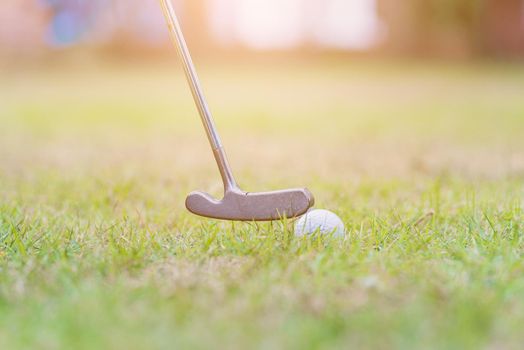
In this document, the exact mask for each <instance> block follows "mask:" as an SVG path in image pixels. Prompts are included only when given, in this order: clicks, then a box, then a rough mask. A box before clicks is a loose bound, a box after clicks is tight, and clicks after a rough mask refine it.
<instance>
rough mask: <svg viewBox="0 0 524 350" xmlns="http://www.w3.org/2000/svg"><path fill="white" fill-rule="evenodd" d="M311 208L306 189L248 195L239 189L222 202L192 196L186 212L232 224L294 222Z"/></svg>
mask: <svg viewBox="0 0 524 350" xmlns="http://www.w3.org/2000/svg"><path fill="white" fill-rule="evenodd" d="M314 204H315V199H314V198H313V195H312V194H311V192H309V190H308V189H305V188H303V189H290V190H283V191H273V192H258V193H248V192H243V191H241V190H239V189H234V190H229V191H226V193H225V195H224V198H223V199H222V200H216V199H215V198H213V197H211V196H210V195H209V194H207V193H203V192H192V193H190V194H189V196H188V197H187V199H186V208H187V209H188V210H189V211H190V212H192V213H193V214H196V215H200V216H204V217H208V218H214V219H220V220H233V221H272V220H280V219H283V218H295V217H298V216H300V215H302V214H305V213H306V212H307V211H308V209H309V208H311V207H312V206H313V205H314Z"/></svg>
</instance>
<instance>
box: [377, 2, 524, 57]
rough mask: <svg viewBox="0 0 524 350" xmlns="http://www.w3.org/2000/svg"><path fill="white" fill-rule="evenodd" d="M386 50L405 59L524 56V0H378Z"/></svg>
mask: <svg viewBox="0 0 524 350" xmlns="http://www.w3.org/2000/svg"><path fill="white" fill-rule="evenodd" d="M378 1H379V11H380V15H381V17H382V18H383V19H384V22H385V24H386V27H387V39H386V42H385V48H386V49H387V50H389V51H393V52H396V53H402V54H406V53H408V54H423V55H444V56H474V55H486V54H488V55H493V54H494V55H501V56H508V55H519V56H523V55H524V0H378Z"/></svg>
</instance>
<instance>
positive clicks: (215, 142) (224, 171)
mask: <svg viewBox="0 0 524 350" xmlns="http://www.w3.org/2000/svg"><path fill="white" fill-rule="evenodd" d="M159 1H160V6H161V7H162V11H163V12H164V16H165V18H166V21H167V25H168V28H169V33H170V35H171V39H172V40H173V43H174V44H175V46H176V48H177V51H178V55H179V56H180V59H181V60H182V63H183V66H184V72H185V74H186V78H187V81H188V82H189V86H190V87H191V93H192V94H193V99H194V100H195V103H196V105H197V108H198V112H199V114H200V118H201V119H202V123H203V124H204V128H205V130H206V134H207V138H208V139H209V143H210V144H211V148H212V149H213V155H214V157H215V160H216V162H217V165H218V168H219V170H220V175H221V176H222V180H223V182H224V188H225V190H226V191H228V190H231V189H235V188H237V185H236V182H235V179H234V177H233V172H232V171H231V167H230V166H229V163H228V160H227V156H226V154H225V151H224V147H223V146H222V142H221V140H220V136H219V135H218V131H217V128H216V126H215V123H214V121H213V117H212V115H211V111H210V110H209V107H208V104H207V102H206V99H205V97H204V92H203V90H202V87H201V85H200V81H199V79H198V75H197V72H196V69H195V65H194V64H193V59H192V58H191V54H190V52H189V48H188V47H187V44H186V40H185V38H184V34H183V32H182V28H181V26H180V22H179V21H178V18H177V15H176V13H175V9H174V7H173V4H172V3H171V1H170V0H159Z"/></svg>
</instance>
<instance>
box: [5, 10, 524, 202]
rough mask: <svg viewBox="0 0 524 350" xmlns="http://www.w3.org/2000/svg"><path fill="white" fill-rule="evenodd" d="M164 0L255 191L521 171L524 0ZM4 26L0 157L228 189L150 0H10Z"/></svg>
mask: <svg viewBox="0 0 524 350" xmlns="http://www.w3.org/2000/svg"><path fill="white" fill-rule="evenodd" d="M173 2H174V4H175V7H176V9H177V12H178V14H179V17H180V19H181V22H182V26H183V29H184V31H185V34H186V36H187V40H188V43H189V46H190V48H191V50H192V52H193V56H194V60H195V63H196V65H197V68H198V70H199V72H200V77H201V79H202V82H203V86H204V88H205V91H206V94H207V97H208V99H209V104H210V106H211V109H212V110H213V112H214V114H215V118H216V119H217V125H218V127H219V129H220V131H221V133H223V134H224V135H223V139H224V142H225V145H226V148H228V149H231V151H230V152H229V153H230V157H231V160H232V163H233V164H234V167H235V168H238V169H239V170H238V172H239V173H241V174H243V175H240V176H239V177H242V178H247V179H250V180H248V181H249V182H250V183H251V186H249V185H248V187H250V188H253V187H254V188H264V187H282V186H288V185H293V184H295V185H296V183H297V182H299V180H301V179H300V178H299V177H300V176H302V177H303V181H304V183H308V182H309V181H311V179H312V177H314V176H316V175H318V176H317V178H318V179H319V181H320V182H322V181H329V182H331V181H333V182H335V183H336V182H338V183H340V181H346V180H347V179H348V178H350V177H360V176H362V177H363V178H366V177H370V176H371V177H391V176H401V177H405V176H412V175H417V176H418V175H422V176H425V177H429V178H432V177H435V176H440V174H446V173H452V174H456V175H460V176H466V177H468V178H469V177H472V176H473V177H478V176H507V175H508V174H513V175H514V174H521V172H522V173H524V153H523V152H522V149H523V147H522V142H523V140H522V134H523V133H524V118H523V116H524V99H523V98H522V96H524V65H523V64H522V63H523V62H524V0H424V1H421V0H174V1H173ZM0 23H1V25H0V77H1V78H0V125H1V127H0V162H1V163H2V166H1V167H0V170H4V173H6V174H8V173H11V172H13V171H14V174H15V175H16V176H18V175H20V174H29V173H35V171H36V170H35V169H36V168H37V167H38V168H43V169H52V170H54V171H59V173H60V174H63V173H65V174H72V173H75V172H74V170H75V169H76V170H77V173H78V174H81V175H82V176H83V175H84V174H89V173H90V172H93V173H95V176H98V175H96V174H98V173H100V171H101V170H102V169H107V170H108V173H109V174H112V175H111V176H109V177H115V178H120V177H121V176H123V175H122V174H131V175H130V176H135V177H137V178H141V177H146V175H147V176H168V177H169V176H178V177H177V178H176V182H177V183H185V184H186V185H185V187H184V188H182V189H181V190H180V191H181V195H180V196H181V200H180V201H177V203H179V202H180V203H183V198H182V197H183V195H185V191H186V190H189V189H192V188H194V187H199V188H203V187H204V188H210V187H212V188H216V189H217V192H220V190H221V189H220V183H219V181H218V180H219V178H218V176H215V172H216V170H215V167H214V165H213V159H212V156H211V154H210V152H209V150H208V146H207V141H206V140H205V136H204V132H203V131H202V129H201V125H200V122H199V120H198V116H197V113H196V109H195V107H194V104H193V101H192V98H191V94H190V92H189V89H188V87H187V85H186V82H185V78H184V76H183V72H182V69H181V67H180V64H179V63H178V61H177V57H176V53H175V50H174V49H173V47H172V45H171V43H170V41H169V36H168V32H167V28H166V25H165V21H164V18H163V17H162V13H161V10H160V6H159V4H158V2H157V1H156V0H112V1H109V0H2V5H1V6H0ZM188 150H189V151H188ZM195 154H198V155H199V156H198V157H195V156H194V155H195ZM290 154H293V155H295V154H307V155H308V157H306V158H300V157H293V158H292V159H290V157H289V155H290ZM260 162H264V164H266V166H265V167H264V169H265V170H266V171H267V172H268V173H267V174H264V173H263V171H261V170H260V169H258V168H259V167H258V164H260ZM145 164H147V165H148V166H147V167H144V165H145ZM166 165H169V166H170V167H171V168H170V170H167V169H166ZM279 168H281V169H284V168H285V169H290V170H289V171H279V172H277V171H275V169H279ZM16 169H21V170H20V172H18V170H16ZM130 169H131V170H130ZM253 169H258V170H257V172H253ZM15 170H16V171H15ZM144 172H148V174H144ZM209 172H211V174H210V173H209ZM275 173H279V175H280V176H281V178H280V179H279V178H277V177H275V175H276V174H275ZM194 174H200V178H198V177H196V176H194ZM16 176H15V177H16ZM273 180H274V183H272V184H268V183H267V182H268V181H273ZM155 181H156V180H155ZM208 181H214V182H216V183H217V184H216V186H215V187H213V186H214V185H213V184H214V182H213V183H208ZM257 182H259V183H257ZM155 193H158V192H157V191H155ZM321 196H322V194H321V193H320V195H319V197H320V198H321ZM180 211H181V212H183V208H180Z"/></svg>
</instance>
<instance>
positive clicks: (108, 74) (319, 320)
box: [0, 61, 524, 349]
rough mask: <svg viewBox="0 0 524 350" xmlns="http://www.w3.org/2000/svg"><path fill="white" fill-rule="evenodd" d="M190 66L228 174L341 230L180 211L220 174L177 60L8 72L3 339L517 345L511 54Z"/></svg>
mask: <svg viewBox="0 0 524 350" xmlns="http://www.w3.org/2000/svg"><path fill="white" fill-rule="evenodd" d="M80 68H81V69H80ZM201 75H202V77H204V78H205V79H204V81H205V86H206V88H207V90H208V95H209V98H210V102H211V105H212V106H213V109H214V111H215V113H216V117H217V122H218V125H219V127H220V129H221V131H222V132H223V134H224V142H225V144H226V147H227V148H228V149H229V153H230V156H231V160H232V163H233V165H234V167H235V169H236V170H237V173H238V177H239V179H240V182H241V184H242V185H243V186H244V187H245V188H246V189H249V190H261V189H262V190H264V189H273V188H282V187H289V186H299V185H306V184H307V185H308V186H309V187H310V189H311V190H312V191H313V192H314V193H315V195H316V197H317V201H318V206H319V207H324V208H328V209H331V210H333V211H335V212H337V213H338V214H339V215H340V216H341V217H342V218H343V219H344V221H345V223H346V226H347V230H348V235H347V237H346V239H344V240H322V239H307V238H306V239H297V238H294V237H293V233H292V232H291V231H290V229H289V223H284V222H281V223H273V224H260V225H255V224H251V223H247V224H241V223H226V222H216V221H210V220H204V219H201V218H197V217H193V216H191V215H190V214H188V213H187V212H186V211H185V210H184V208H183V202H184V198H185V195H186V194H187V193H188V192H189V191H190V190H193V189H196V188H198V189H206V190H209V191H211V192H212V193H214V194H217V195H219V194H220V190H221V188H220V183H219V181H218V180H219V179H218V174H217V171H216V170H215V168H214V166H213V163H212V157H211V155H210V154H209V153H210V152H209V151H208V149H207V144H206V141H205V138H204V135H203V131H202V130H201V128H200V125H199V122H198V119H197V116H196V114H195V111H194V107H193V106H192V104H191V100H190V96H189V93H188V91H187V88H186V87H185V85H184V80H183V78H182V77H181V76H180V72H179V69H178V67H177V66H176V64H171V63H170V64H167V63H158V64H155V65H152V66H149V67H147V66H140V65H136V66H134V65H121V64H120V65H114V64H103V65H86V66H65V67H50V68H45V69H44V68H31V69H29V68H27V69H25V70H23V69H17V70H13V71H10V72H7V73H6V74H5V79H4V78H3V79H2V80H3V82H2V84H1V85H0V123H1V125H2V128H0V348H2V349H34V348H39V349H71V348H75V349H94V348H111V349H163V348H196V349H200V348H202V349H204V348H217V347H219V348H232V349H244V348H290V349H317V348H320V349H330V348H370V349H385V348H400V349H405V348H427V349H442V348H449V349H455V348H456V349H478V348H486V349H492V348H493V349H513V348H515V349H517V348H520V347H521V344H522V342H523V341H524V336H523V335H522V327H521V325H522V323H523V322H524V263H523V259H522V256H523V253H524V211H523V208H522V205H523V203H524V202H523V201H524V187H523V185H524V182H523V180H524V152H523V151H522V150H523V149H524V148H523V147H522V146H523V139H522V135H523V133H524V119H523V118H522V116H523V115H524V100H523V99H522V96H524V84H522V83H523V81H524V69H523V68H522V67H519V66H505V65H502V64H476V65H472V66H467V67H466V66H462V65H451V64H447V65H445V64H437V63H433V64H418V63H411V64H408V63H402V62H397V63H395V64H393V63H389V64H388V63H380V62H372V63H363V62H358V61H348V62H345V61H333V62H319V63H307V62H287V63H285V64H284V65H282V66H277V65H275V64H272V63H268V64H265V65H262V64H258V65H255V64H241V65H227V64H215V65H207V66H206V65H204V69H203V72H202V73H201Z"/></svg>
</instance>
